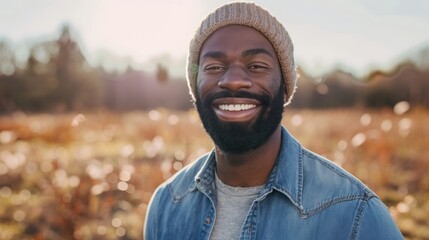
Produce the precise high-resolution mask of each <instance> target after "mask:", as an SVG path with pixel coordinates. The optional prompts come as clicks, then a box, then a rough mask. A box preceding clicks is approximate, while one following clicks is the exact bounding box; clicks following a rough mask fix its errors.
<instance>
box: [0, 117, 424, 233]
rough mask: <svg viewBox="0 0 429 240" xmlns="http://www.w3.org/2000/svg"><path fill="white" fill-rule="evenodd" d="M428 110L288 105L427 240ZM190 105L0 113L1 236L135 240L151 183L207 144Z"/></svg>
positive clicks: (308, 132) (319, 142) (317, 146)
mask: <svg viewBox="0 0 429 240" xmlns="http://www.w3.org/2000/svg"><path fill="white" fill-rule="evenodd" d="M428 122H429V111H427V110H424V109H412V110H411V111H406V112H405V113H404V111H400V109H399V110H398V111H396V112H394V111H393V110H391V109H385V110H366V109H354V110H344V109H343V110H323V111H322V110H320V111H316V110H286V112H285V115H284V121H283V123H284V125H285V126H286V127H287V128H288V129H289V131H290V132H291V133H292V134H293V135H294V136H295V137H296V138H297V139H298V140H299V141H300V142H301V143H302V144H303V145H304V146H305V147H307V148H308V149H310V150H313V151H315V152H317V153H319V154H321V155H324V156H326V157H328V158H329V159H331V160H333V161H334V162H335V163H337V164H338V165H340V166H342V167H343V168H345V169H346V170H348V171H349V172H351V173H353V174H354V175H356V176H357V177H358V178H360V179H361V180H362V181H363V182H364V183H366V184H367V185H369V186H370V187H371V188H372V189H373V190H374V191H375V192H376V193H377V194H378V195H379V196H380V198H381V199H382V200H383V201H384V202H385V203H386V204H387V205H388V208H389V210H390V212H391V214H392V216H393V217H394V219H395V221H396V222H397V223H398V225H399V227H400V229H401V231H402V233H403V234H404V236H405V238H406V239H429V174H428V170H429V141H428V137H429V124H428ZM211 148H212V144H211V142H210V140H209V138H208V137H207V136H206V135H205V133H204V132H203V130H202V127H201V125H200V121H199V119H198V116H197V115H196V113H195V112H194V111H189V112H176V111H169V110H165V109H157V110H152V111H147V112H128V113H122V114H118V113H110V112H103V111H101V112H95V113H69V114H61V115H49V114H32V115H26V114H23V113H15V114H13V115H8V116H1V117H0V239H141V236H142V226H143V224H144V216H145V212H146V208H147V204H148V201H149V199H150V197H151V194H152V192H153V191H154V189H155V188H156V186H157V185H158V184H160V183H161V182H162V181H164V180H165V179H166V178H168V177H170V176H171V175H172V174H174V173H175V172H176V171H178V170H180V169H181V168H182V167H183V166H185V165H186V164H188V163H189V162H191V161H193V160H195V159H196V157H197V156H199V155H201V154H202V153H204V152H206V151H209V150H210V149H211Z"/></svg>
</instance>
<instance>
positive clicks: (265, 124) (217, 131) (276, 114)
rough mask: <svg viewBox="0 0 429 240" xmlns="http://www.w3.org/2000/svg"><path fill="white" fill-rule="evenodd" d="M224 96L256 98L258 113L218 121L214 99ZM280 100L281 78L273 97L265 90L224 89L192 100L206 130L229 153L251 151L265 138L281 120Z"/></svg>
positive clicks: (282, 89)
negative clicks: (241, 119) (246, 118)
mask: <svg viewBox="0 0 429 240" xmlns="http://www.w3.org/2000/svg"><path fill="white" fill-rule="evenodd" d="M225 97H236V98H240V97H241V98H251V99H256V100H258V101H259V102H260V103H261V111H260V113H259V116H257V118H256V119H254V120H252V121H251V122H246V123H234V122H232V123H231V122H224V121H221V120H220V119H219V118H218V117H217V115H216V113H215V111H214V109H213V101H214V100H216V99H218V98H225ZM283 104H284V83H283V81H281V85H280V87H279V90H278V92H277V93H276V95H275V96H274V97H272V98H271V97H270V96H269V95H268V94H266V93H261V94H255V93H250V92H245V91H238V92H231V91H227V90H225V91H222V92H218V93H214V94H209V95H207V96H206V97H205V98H204V99H201V98H200V96H199V95H198V96H197V99H196V102H195V105H196V108H197V111H198V114H199V116H200V118H201V122H202V123H203V126H204V129H205V131H206V132H207V133H208V134H209V135H210V137H211V138H212V140H213V142H214V143H215V145H216V146H217V147H218V148H219V149H220V150H221V151H223V152H224V153H232V154H240V153H245V152H249V151H252V150H254V149H256V148H258V147H260V146H261V145H263V144H264V143H265V142H267V140H268V138H269V137H270V136H271V135H272V134H273V133H274V131H275V130H276V128H277V127H278V125H279V124H280V122H281V119H282V114H283Z"/></svg>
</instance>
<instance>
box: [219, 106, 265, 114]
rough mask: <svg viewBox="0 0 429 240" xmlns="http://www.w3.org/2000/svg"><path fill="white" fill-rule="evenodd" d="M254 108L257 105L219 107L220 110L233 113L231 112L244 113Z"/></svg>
mask: <svg viewBox="0 0 429 240" xmlns="http://www.w3.org/2000/svg"><path fill="white" fill-rule="evenodd" d="M252 108H256V105H255V104H221V105H219V109H220V110H224V111H231V112H236V111H244V110H249V109H252Z"/></svg>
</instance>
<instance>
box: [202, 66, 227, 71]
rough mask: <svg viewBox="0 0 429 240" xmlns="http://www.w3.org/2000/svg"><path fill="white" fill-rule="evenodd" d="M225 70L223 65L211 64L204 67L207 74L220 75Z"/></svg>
mask: <svg viewBox="0 0 429 240" xmlns="http://www.w3.org/2000/svg"><path fill="white" fill-rule="evenodd" d="M224 70H225V67H224V66H223V65H221V64H210V65H207V66H205V67H204V72H207V73H218V72H222V71H224Z"/></svg>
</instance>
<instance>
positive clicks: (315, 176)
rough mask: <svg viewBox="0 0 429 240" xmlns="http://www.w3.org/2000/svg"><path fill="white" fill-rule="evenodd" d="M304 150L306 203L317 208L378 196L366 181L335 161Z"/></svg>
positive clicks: (303, 199) (304, 192) (303, 196)
mask: <svg viewBox="0 0 429 240" xmlns="http://www.w3.org/2000/svg"><path fill="white" fill-rule="evenodd" d="M301 151H302V164H303V188H302V191H303V192H302V201H303V205H304V206H311V207H310V208H312V209H313V210H315V211H316V210H317V209H318V210H321V209H323V208H325V207H328V206H330V205H333V204H336V203H339V202H343V201H351V200H356V199H361V200H369V199H370V198H372V197H377V196H376V195H375V193H374V192H373V191H371V190H370V189H369V188H368V187H367V186H366V185H365V184H363V183H362V182H361V181H360V180H358V179H357V178H356V177H354V176H353V175H352V174H350V173H349V172H347V171H346V170H344V169H343V168H341V167H340V166H338V165H336V164H335V163H333V162H332V161H330V160H328V159H326V158H325V157H323V156H320V155H318V154H315V153H313V152H311V151H309V150H307V149H305V148H302V149H301Z"/></svg>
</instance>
